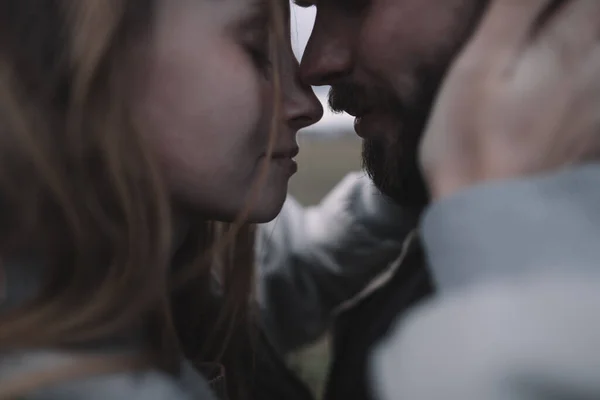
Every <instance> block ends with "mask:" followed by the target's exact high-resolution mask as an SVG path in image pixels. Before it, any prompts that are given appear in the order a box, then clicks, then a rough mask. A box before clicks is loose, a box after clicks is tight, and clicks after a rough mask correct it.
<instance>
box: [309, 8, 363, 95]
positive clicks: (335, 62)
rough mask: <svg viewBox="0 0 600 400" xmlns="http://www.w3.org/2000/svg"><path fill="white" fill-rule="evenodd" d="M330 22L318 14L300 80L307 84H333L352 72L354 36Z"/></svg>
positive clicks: (342, 27) (340, 26)
mask: <svg viewBox="0 0 600 400" xmlns="http://www.w3.org/2000/svg"><path fill="white" fill-rule="evenodd" d="M326 22H327V21H323V19H322V18H321V19H320V18H319V16H318V15H317V20H316V22H315V27H314V29H313V32H312V34H311V36H310V39H309V41H308V44H307V46H306V50H305V51H304V56H303V57H302V62H301V64H300V78H301V79H302V82H303V83H304V84H306V85H311V86H324V85H332V84H335V83H336V82H338V81H340V80H342V79H343V78H344V77H345V76H347V75H349V74H350V73H351V71H352V48H351V40H352V35H351V33H350V32H345V31H346V29H344V28H345V27H344V26H343V25H340V24H327V23H326Z"/></svg>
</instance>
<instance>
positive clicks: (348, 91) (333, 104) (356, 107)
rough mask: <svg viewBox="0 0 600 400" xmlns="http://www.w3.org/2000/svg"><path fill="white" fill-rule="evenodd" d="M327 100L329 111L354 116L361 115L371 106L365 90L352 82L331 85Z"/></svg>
mask: <svg viewBox="0 0 600 400" xmlns="http://www.w3.org/2000/svg"><path fill="white" fill-rule="evenodd" d="M328 102H329V108H330V109H331V111H333V112H338V113H341V112H347V113H348V114H350V115H354V116H361V115H363V114H365V113H366V112H367V110H368V109H369V108H371V107H372V106H371V105H370V101H369V99H368V96H367V93H366V91H365V90H363V89H361V88H360V87H358V86H356V85H352V84H338V85H332V86H331V89H330V90H329V101H328Z"/></svg>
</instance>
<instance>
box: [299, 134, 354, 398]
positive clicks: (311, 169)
mask: <svg viewBox="0 0 600 400" xmlns="http://www.w3.org/2000/svg"><path fill="white" fill-rule="evenodd" d="M299 143H300V154H299V156H298V157H297V161H298V165H299V170H298V174H296V176H294V178H292V181H291V182H290V193H291V194H292V195H293V196H294V197H296V198H297V199H298V200H299V201H300V202H301V203H302V204H304V205H312V204H317V203H318V202H319V201H320V200H321V199H322V198H323V197H324V196H325V195H326V194H327V193H328V192H329V191H330V190H331V189H332V188H333V187H334V186H335V185H336V184H337V183H338V182H339V181H340V179H342V178H343V177H344V176H345V175H346V174H347V173H348V172H351V171H358V170H360V168H361V160H360V148H361V141H360V140H359V139H358V138H357V137H356V136H355V135H349V136H344V137H341V138H335V139H318V138H310V137H304V136H300V138H299ZM289 363H290V366H291V367H292V368H293V369H294V371H296V373H297V374H298V375H299V376H300V378H302V379H303V380H304V381H305V382H306V383H307V384H308V385H309V386H310V388H311V389H312V391H313V393H315V395H316V396H317V397H320V394H321V393H322V390H323V384H324V381H325V378H326V373H327V369H328V365H329V341H328V338H327V337H325V338H323V339H321V340H319V341H318V342H317V343H314V344H313V345H311V346H309V347H307V348H306V349H303V350H301V351H299V352H298V353H297V354H294V355H292V356H291V357H290V358H289Z"/></svg>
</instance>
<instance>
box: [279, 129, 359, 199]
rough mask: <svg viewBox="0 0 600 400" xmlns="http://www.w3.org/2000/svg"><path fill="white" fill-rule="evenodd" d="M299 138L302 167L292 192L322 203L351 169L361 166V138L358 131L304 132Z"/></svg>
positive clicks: (299, 163) (302, 197)
mask: <svg viewBox="0 0 600 400" xmlns="http://www.w3.org/2000/svg"><path fill="white" fill-rule="evenodd" d="M298 142H299V144H300V154H299V155H298V157H297V158H296V159H297V161H298V165H299V169H298V173H297V174H296V175H295V176H294V177H293V178H292V180H291V182H290V193H291V194H292V195H293V196H294V197H296V198H297V199H298V200H299V201H300V202H301V203H302V204H304V205H311V204H316V203H318V202H319V201H320V200H321V199H322V198H323V196H324V195H325V194H327V193H328V192H329V191H330V190H331V189H332V188H333V186H335V185H336V184H337V182H339V180H340V179H341V178H343V177H344V176H345V175H346V174H347V173H348V172H350V171H357V170H359V169H360V168H361V161H360V146H361V141H360V139H359V138H358V137H357V136H356V135H354V134H352V135H347V136H342V137H339V138H324V139H320V138H317V137H312V136H304V135H300V136H299V138H298Z"/></svg>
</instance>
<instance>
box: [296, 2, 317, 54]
mask: <svg viewBox="0 0 600 400" xmlns="http://www.w3.org/2000/svg"><path fill="white" fill-rule="evenodd" d="M314 20H315V7H310V8H300V7H296V6H292V15H291V28H292V46H293V48H294V53H296V57H298V58H300V57H301V56H302V52H303V51H304V47H306V42H307V41H308V37H309V36H310V31H311V30H312V27H313V22H314Z"/></svg>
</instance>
